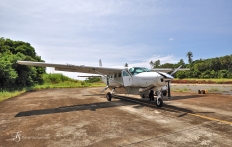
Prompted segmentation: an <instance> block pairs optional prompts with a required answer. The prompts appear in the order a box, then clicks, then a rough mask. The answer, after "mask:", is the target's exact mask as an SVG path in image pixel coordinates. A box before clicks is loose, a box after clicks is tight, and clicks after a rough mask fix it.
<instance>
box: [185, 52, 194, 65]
mask: <svg viewBox="0 0 232 147" xmlns="http://www.w3.org/2000/svg"><path fill="white" fill-rule="evenodd" d="M186 57H188V62H189V64H191V63H192V62H193V59H192V57H193V53H192V52H190V51H189V52H188V53H187V54H186Z"/></svg>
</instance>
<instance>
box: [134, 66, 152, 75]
mask: <svg viewBox="0 0 232 147" xmlns="http://www.w3.org/2000/svg"><path fill="white" fill-rule="evenodd" d="M129 72H130V73H131V74H132V75H137V74H139V73H142V72H150V70H149V69H147V68H143V67H133V68H130V69H129Z"/></svg>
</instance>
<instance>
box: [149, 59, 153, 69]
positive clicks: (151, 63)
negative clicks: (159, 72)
mask: <svg viewBox="0 0 232 147" xmlns="http://www.w3.org/2000/svg"><path fill="white" fill-rule="evenodd" d="M149 64H150V65H151V69H152V68H154V62H153V61H151V62H150V63H149Z"/></svg>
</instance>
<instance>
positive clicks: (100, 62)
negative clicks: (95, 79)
mask: <svg viewBox="0 0 232 147" xmlns="http://www.w3.org/2000/svg"><path fill="white" fill-rule="evenodd" d="M99 66H100V67H102V61H101V59H100V60H99Z"/></svg>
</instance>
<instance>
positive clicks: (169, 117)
mask: <svg viewBox="0 0 232 147" xmlns="http://www.w3.org/2000/svg"><path fill="white" fill-rule="evenodd" d="M101 89H102V88H79V89H78V88H70V89H53V90H42V91H35V92H29V93H26V94H24V95H21V96H19V97H15V98H12V99H8V100H5V101H3V102H1V103H0V117H1V120H0V132H1V134H0V147H8V146H30V147H31V146H99V147H100V146H129V147H130V146H133V147H134V146H223V147H225V146H228V147H229V146H231V144H232V140H231V138H232V113H231V112H232V96H231V95H220V94H207V95H199V94H197V93H189V92H172V98H171V100H167V98H164V100H165V101H164V106H163V107H162V108H157V107H156V106H155V104H154V103H153V102H149V101H148V100H147V99H140V98H139V96H134V95H129V96H128V95H115V96H114V98H113V99H112V101H111V102H108V101H107V100H106V98H105V95H104V94H100V93H99V91H101Z"/></svg>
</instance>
